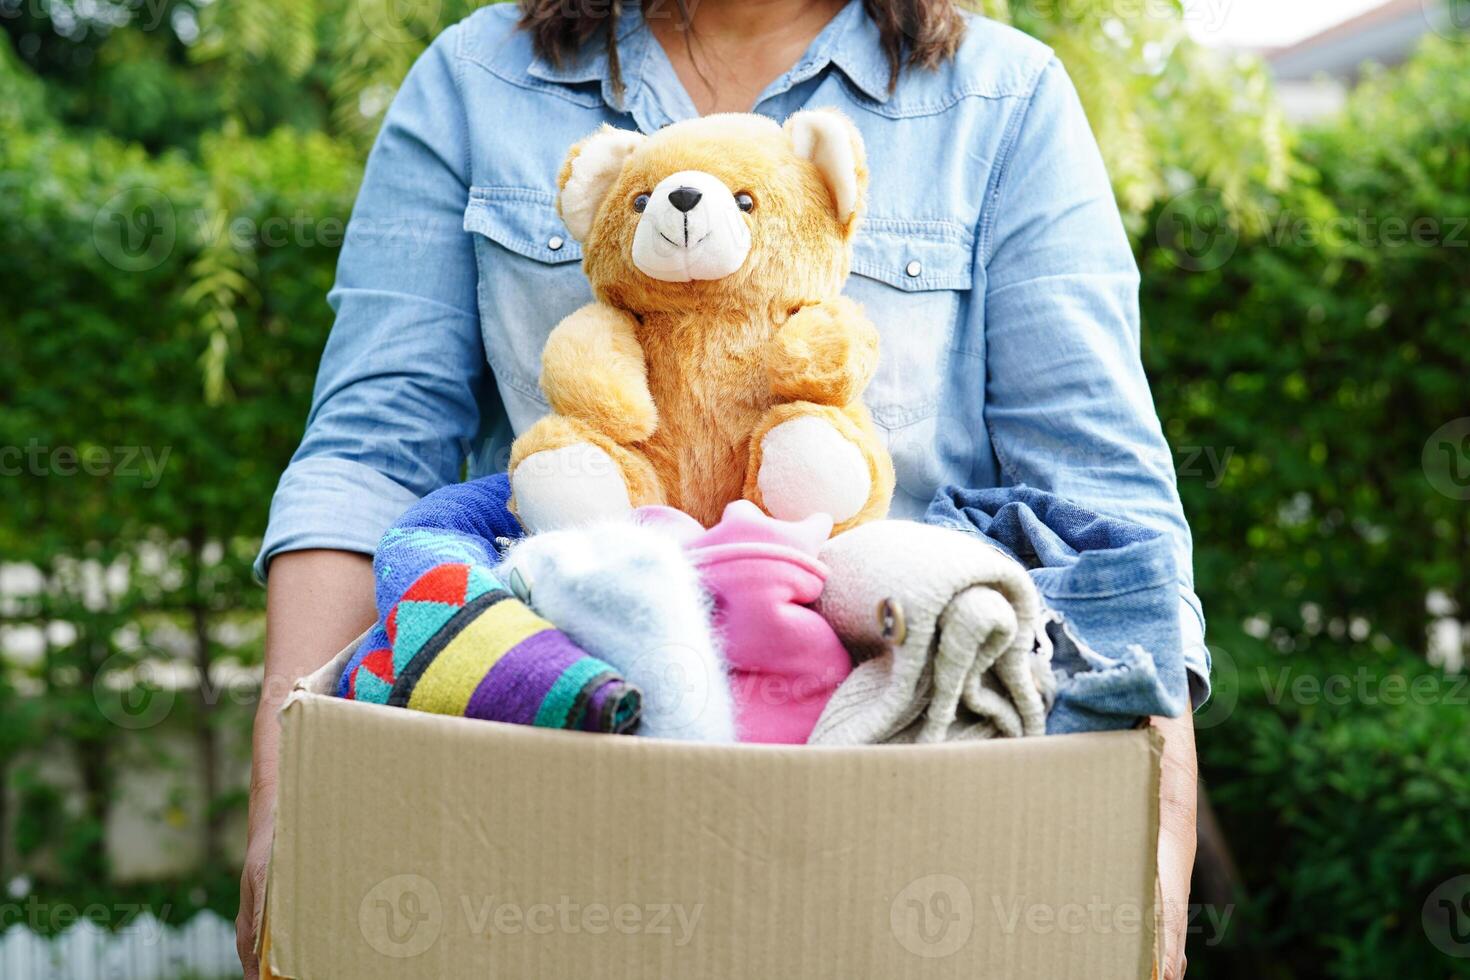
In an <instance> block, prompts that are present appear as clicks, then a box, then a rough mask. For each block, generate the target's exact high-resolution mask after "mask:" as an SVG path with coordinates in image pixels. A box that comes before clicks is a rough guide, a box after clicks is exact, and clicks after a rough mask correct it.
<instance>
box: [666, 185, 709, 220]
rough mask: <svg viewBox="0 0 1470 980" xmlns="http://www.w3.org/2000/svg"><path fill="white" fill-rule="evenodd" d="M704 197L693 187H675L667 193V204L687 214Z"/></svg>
mask: <svg viewBox="0 0 1470 980" xmlns="http://www.w3.org/2000/svg"><path fill="white" fill-rule="evenodd" d="M703 196H704V195H703V194H702V193H700V192H699V191H697V190H695V189H694V188H693V187H676V188H674V189H673V190H671V191H669V203H670V204H672V205H673V206H674V207H676V208H678V209H679V210H680V211H683V212H684V213H685V214H688V213H689V212H690V211H692V210H694V205H696V204H698V203H699V199H700V198H701V197H703Z"/></svg>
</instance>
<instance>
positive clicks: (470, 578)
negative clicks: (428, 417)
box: [338, 478, 641, 733]
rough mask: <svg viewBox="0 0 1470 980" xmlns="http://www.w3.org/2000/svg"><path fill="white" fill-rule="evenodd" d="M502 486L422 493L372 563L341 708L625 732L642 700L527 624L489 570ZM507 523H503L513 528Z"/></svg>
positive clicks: (607, 671)
mask: <svg viewBox="0 0 1470 980" xmlns="http://www.w3.org/2000/svg"><path fill="white" fill-rule="evenodd" d="M504 482H505V481H504V479H503V478H498V479H497V478H490V479H486V480H477V481H474V482H473V483H464V484H457V485H455V486H452V487H445V488H443V489H442V490H438V491H435V492H434V493H432V494H429V495H428V496H427V497H425V498H424V499H423V500H421V501H419V503H418V504H416V505H414V506H413V507H411V508H410V509H409V510H408V511H407V512H406V513H405V514H404V515H403V517H401V518H400V519H399V521H398V522H397V523H396V524H395V525H394V526H393V527H392V528H390V529H389V530H388V532H387V533H386V534H384V536H383V539H382V541H381V542H380V544H379V547H378V552H377V554H376V556H375V557H374V559H373V573H374V577H375V580H376V599H377V604H378V611H379V613H380V617H381V618H380V619H379V622H378V624H377V626H376V627H375V628H374V629H373V631H372V632H371V633H370V634H369V635H368V637H367V639H366V640H365V641H364V642H363V644H362V646H361V647H360V648H359V649H358V650H357V652H356V653H355V654H354V655H353V657H352V658H351V659H350V660H349V662H348V664H347V666H346V669H344V671H343V672H342V676H341V679H340V680H339V683H338V693H339V694H340V695H341V696H343V697H346V698H351V699H354V700H358V701H368V702H374V703H377V704H386V705H394V706H399V707H407V708H412V709H415V710H420V711H428V712H433V713H436V714H449V715H463V716H466V717H471V718H480V719H484V720H490V721H505V722H514V723H518V724H527V725H539V726H543V727H551V728H576V729H583V730H586V731H601V732H619V733H622V732H629V731H632V730H633V729H635V728H636V727H637V724H638V717H639V713H640V706H641V695H640V692H639V691H638V689H637V687H636V686H635V685H632V684H629V683H628V682H627V680H626V679H625V678H624V677H623V676H622V675H621V674H620V673H619V672H618V671H617V670H616V669H615V668H613V667H612V666H611V665H609V664H607V663H606V662H604V661H601V660H598V659H597V658H595V657H592V656H589V655H588V654H587V653H586V652H585V651H584V650H582V649H581V648H580V647H578V646H577V645H576V643H574V642H573V641H572V640H571V639H570V638H569V637H567V636H566V634H565V633H563V632H561V631H560V630H558V629H556V628H555V627H554V626H553V625H552V624H551V623H550V622H548V621H547V620H545V619H544V618H542V617H540V616H538V615H536V614H535V612H534V611H532V610H531V609H530V607H528V606H527V605H526V604H525V603H524V602H522V601H521V600H519V599H518V598H516V597H515V596H514V595H513V594H512V593H511V592H510V590H508V589H507V588H506V587H505V586H504V585H503V584H502V582H501V580H500V579H499V578H498V577H497V575H496V574H495V572H494V571H493V566H494V564H495V562H496V561H497V560H498V551H497V548H498V545H497V544H496V543H495V541H494V540H493V539H492V538H491V537H489V535H494V536H495V537H496V538H500V537H503V535H500V534H499V533H498V532H499V531H501V530H507V531H513V530H514V529H513V528H511V527H510V526H509V525H508V524H507V525H505V526H500V525H497V524H496V522H497V521H500V520H501V517H500V516H499V515H504V516H505V517H507V518H508V517H509V515H508V513H506V511H505V510H504V501H505V498H506V497H508V496H509V492H508V489H506V488H505V486H504ZM511 520H513V519H511Z"/></svg>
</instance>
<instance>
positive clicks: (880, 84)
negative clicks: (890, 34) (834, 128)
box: [830, 0, 891, 102]
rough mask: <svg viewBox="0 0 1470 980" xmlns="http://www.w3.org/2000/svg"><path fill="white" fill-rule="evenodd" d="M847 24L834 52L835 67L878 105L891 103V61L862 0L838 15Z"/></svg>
mask: <svg viewBox="0 0 1470 980" xmlns="http://www.w3.org/2000/svg"><path fill="white" fill-rule="evenodd" d="M837 17H838V19H845V20H846V21H847V23H846V24H845V25H834V26H841V27H842V29H841V30H840V31H839V32H838V34H837V36H836V37H835V39H834V43H833V46H832V50H831V52H830V56H831V60H832V63H833V64H834V65H836V66H837V67H838V68H840V69H841V70H842V73H843V74H844V75H846V76H847V78H848V80H849V81H851V82H852V83H853V84H854V85H856V86H857V87H858V88H859V89H861V90H862V92H863V94H864V95H866V96H867V97H868V98H870V99H872V100H873V101H875V102H887V101H888V98H889V96H890V94H891V93H890V92H889V91H888V57H887V56H886V55H884V53H883V44H882V39H881V38H880V36H879V34H878V25H877V24H875V23H873V18H871V17H869V16H868V12H867V11H866V10H864V9H863V5H862V3H860V2H859V0H850V2H849V3H848V5H847V8H846V9H845V10H843V11H842V12H841V13H840V14H838V15H837Z"/></svg>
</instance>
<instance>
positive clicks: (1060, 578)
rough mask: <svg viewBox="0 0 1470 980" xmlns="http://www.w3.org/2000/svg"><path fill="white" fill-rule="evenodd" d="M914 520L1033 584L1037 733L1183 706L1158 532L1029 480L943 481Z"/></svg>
mask: <svg viewBox="0 0 1470 980" xmlns="http://www.w3.org/2000/svg"><path fill="white" fill-rule="evenodd" d="M924 519H925V521H926V522H928V523H930V524H936V525H940V526H944V527H950V528H955V529H958V530H962V531H964V532H966V533H968V534H971V535H975V536H976V537H977V538H978V539H979V540H981V541H984V542H987V543H989V544H991V545H994V546H995V547H997V548H1000V549H1002V550H1003V551H1004V552H1005V553H1006V554H1007V555H1010V556H1011V557H1013V558H1015V559H1016V560H1017V561H1019V562H1020V563H1021V564H1023V565H1024V566H1025V567H1026V568H1027V570H1028V572H1029V573H1030V576H1031V579H1032V580H1033V581H1034V582H1035V583H1036V587H1037V589H1038V590H1039V591H1040V593H1041V597H1042V601H1043V603H1044V605H1045V607H1046V609H1047V612H1046V613H1045V618H1044V621H1043V623H1042V630H1041V634H1040V635H1041V637H1042V640H1043V642H1044V643H1046V644H1048V645H1049V646H1050V647H1051V650H1052V669H1053V671H1054V672H1055V674H1056V677H1057V695H1056V704H1055V706H1054V707H1053V708H1052V711H1051V714H1050V715H1049V716H1048V718H1047V724H1046V730H1047V731H1048V732H1049V733H1052V734H1065V733H1068V732H1084V731H1105V730H1109V729H1120V728H1129V727H1132V726H1133V725H1134V724H1136V723H1137V720H1138V719H1139V718H1140V717H1141V716H1146V715H1167V716H1170V717H1176V716H1179V715H1182V714H1185V713H1186V712H1188V710H1189V682H1188V678H1187V674H1186V671H1185V665H1184V650H1183V640H1182V636H1181V632H1180V629H1179V576H1178V569H1177V563H1176V561H1175V558H1174V552H1173V548H1172V546H1171V543H1170V540H1169V538H1168V537H1167V536H1166V535H1165V534H1163V532H1160V531H1155V530H1152V529H1150V528H1146V527H1143V526H1141V525H1138V524H1135V523H1133V522H1131V521H1124V520H1119V519H1117V518H1111V517H1103V516H1101V515H1099V514H1095V513H1093V512H1092V511H1090V510H1088V509H1086V508H1085V507H1079V506H1078V505H1076V504H1073V503H1071V502H1069V501H1066V500H1063V499H1062V498H1060V497H1058V496H1056V495H1055V494H1051V493H1047V492H1046V491H1043V490H1037V489H1034V488H1031V487H1001V488H997V489H989V490H964V489H960V488H958V487H944V488H942V489H941V490H940V491H939V493H938V494H937V495H936V496H935V498H934V502H933V503H932V504H931V505H930V507H929V511H928V513H927V514H926V515H925V518H924Z"/></svg>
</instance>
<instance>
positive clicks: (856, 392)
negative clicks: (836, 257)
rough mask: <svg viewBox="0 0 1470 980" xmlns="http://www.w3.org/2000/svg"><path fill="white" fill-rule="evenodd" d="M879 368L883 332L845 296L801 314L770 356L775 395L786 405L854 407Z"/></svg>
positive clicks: (780, 336)
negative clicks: (796, 402)
mask: <svg viewBox="0 0 1470 980" xmlns="http://www.w3.org/2000/svg"><path fill="white" fill-rule="evenodd" d="M877 367H878V330H877V328H876V327H874V326H873V324H872V322H871V321H869V320H868V317H867V315H866V314H865V313H864V312H863V309H862V307H861V306H859V305H858V304H857V303H854V302H853V301H852V300H850V299H848V298H847V297H845V296H838V297H836V298H835V299H831V300H825V301H823V302H820V303H814V304H811V305H809V306H803V307H802V308H801V309H799V310H797V311H796V312H795V313H793V314H792V315H791V318H790V319H788V320H787V321H786V322H785V323H784V324H782V326H781V328H780V329H779V330H777V331H776V334H775V336H774V337H773V338H772V339H771V344H770V346H769V347H768V348H767V350H766V372H767V374H768V376H769V378H770V383H771V391H772V393H773V394H774V395H775V396H776V397H777V398H779V399H782V400H786V401H808V402H814V403H815V404H818V405H831V406H834V407H841V406H844V405H847V404H850V403H852V402H854V401H856V400H857V399H858V398H859V397H860V396H861V395H862V393H863V390H864V389H865V388H867V386H868V382H869V381H871V380H872V378H873V372H874V371H875V370H876V369H877Z"/></svg>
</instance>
